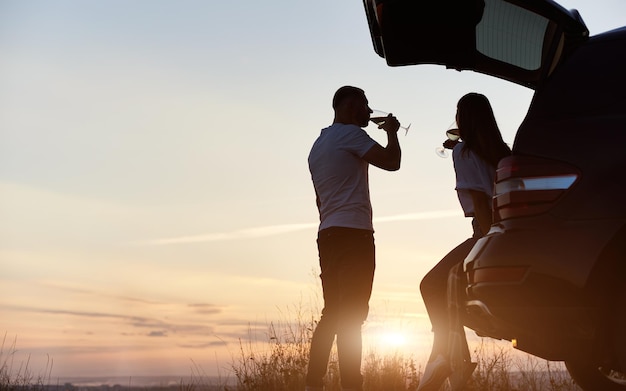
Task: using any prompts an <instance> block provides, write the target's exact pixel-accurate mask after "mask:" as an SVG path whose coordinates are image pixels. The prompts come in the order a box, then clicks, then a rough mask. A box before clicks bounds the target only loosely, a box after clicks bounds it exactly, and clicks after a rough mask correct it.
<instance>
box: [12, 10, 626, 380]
mask: <svg viewBox="0 0 626 391" xmlns="http://www.w3.org/2000/svg"><path fill="white" fill-rule="evenodd" d="M559 3H560V4H561V5H563V6H564V7H565V8H568V9H570V8H576V9H578V10H579V11H580V13H581V14H582V16H583V19H584V20H585V22H586V23H587V26H588V27H589V30H590V31H591V34H592V35H593V34H597V33H600V32H603V31H606V30H609V29H613V28H616V27H620V26H622V25H624V24H626V20H625V19H624V15H626V2H624V1H623V0H597V1H593V2H590V1H588V0H560V1H559ZM0 53H2V55H0V319H2V321H1V323H0V338H3V340H4V343H3V345H2V350H1V351H0V360H2V359H6V358H7V357H11V358H12V361H13V362H14V366H15V368H17V367H18V363H26V362H27V363H28V365H29V367H30V369H31V371H32V372H33V373H35V374H39V373H43V372H45V371H47V368H48V369H49V367H50V366H51V365H52V366H53V368H52V376H53V377H57V376H58V377H63V376H105V375H108V376H139V375H159V374H161V375H162V374H168V375H170V374H171V375H188V374H190V373H191V368H194V367H196V368H197V367H199V368H201V369H202V371H203V372H204V373H206V374H211V375H212V374H222V375H224V374H227V373H228V371H229V369H230V368H231V364H233V363H236V362H237V360H238V358H239V357H240V347H241V345H240V343H244V344H246V346H254V347H255V348H258V349H261V350H263V349H267V344H266V341H267V340H268V328H269V325H271V324H289V323H291V322H293V321H296V322H297V321H298V319H300V320H305V321H306V320H310V319H311V318H312V317H313V318H315V317H317V313H318V311H319V309H320V306H321V303H320V297H321V288H320V285H319V281H318V278H317V274H318V273H319V271H318V266H317V249H316V245H315V236H316V230H317V224H318V215H317V210H316V207H315V196H314V193H313V187H312V184H311V182H310V176H309V172H308V168H307V164H306V158H307V155H308V152H309V149H310V147H311V145H312V143H313V141H314V140H315V138H316V137H317V135H318V134H319V132H320V130H321V129H322V128H324V127H326V126H328V125H329V124H330V123H331V122H332V116H333V113H332V109H331V99H332V95H333V93H334V92H335V90H336V89H337V88H338V87H340V86H342V85H355V86H359V87H361V88H363V89H364V90H365V92H366V94H367V96H368V99H369V102H370V106H371V107H372V108H376V109H380V110H384V111H387V112H393V113H394V114H395V115H396V116H397V117H398V119H399V120H400V121H401V122H402V124H403V125H408V124H411V129H410V131H409V133H408V134H407V135H406V136H404V135H401V137H400V143H401V147H402V151H403V161H402V168H401V169H400V170H399V171H398V172H393V173H390V172H384V171H380V170H378V169H376V168H371V169H370V186H371V197H372V204H373V207H374V215H375V220H374V224H375V229H376V234H375V235H376V245H377V271H376V273H377V274H376V279H375V284H374V293H373V296H372V300H371V311H370V316H369V319H368V322H367V323H366V324H365V326H364V335H365V339H366V343H367V344H368V346H369V347H372V348H373V349H383V350H384V349H386V348H388V347H390V346H391V347H394V348H395V349H401V350H404V352H407V353H408V354H415V355H416V356H417V357H418V358H421V357H426V355H427V353H428V350H429V348H430V343H431V333H430V324H429V322H428V318H427V316H426V314H425V310H424V305H423V302H422V300H421V296H420V294H419V288H418V286H419V282H420V280H421V278H422V277H423V276H424V274H425V273H426V272H427V271H428V270H429V269H430V268H431V267H432V266H433V265H434V264H435V263H436V262H437V261H438V260H439V259H440V258H441V257H443V256H444V255H445V254H446V253H447V251H449V250H450V249H451V248H453V247H454V246H455V245H456V244H458V243H460V242H462V241H463V240H464V239H465V238H466V237H468V236H469V235H470V234H471V227H470V223H469V221H467V220H466V219H465V218H464V217H463V215H462V213H461V210H460V207H459V205H458V201H457V199H456V195H455V192H454V173H453V170H452V166H451V163H452V161H451V159H449V158H448V159H442V158H440V157H438V156H437V155H436V154H435V148H436V147H437V146H438V145H440V144H441V143H442V141H443V140H444V132H445V130H446V129H447V128H448V126H449V125H450V123H451V122H452V121H453V120H454V115H455V111H456V102H457V101H458V99H459V98H460V97H461V96H462V95H464V94H465V93H467V92H470V91H476V92H480V93H483V94H485V95H487V96H488V97H489V99H490V100H491V103H492V106H493V109H494V112H495V115H496V118H497V120H498V124H499V126H500V128H501V130H502V133H503V136H504V139H505V141H506V142H508V143H512V142H513V139H514V135H515V131H516V129H517V127H518V126H519V124H520V123H521V121H522V120H523V118H524V115H525V113H526V111H527V110H528V106H529V103H530V100H531V98H532V91H531V90H529V89H527V88H524V87H521V86H518V85H515V84H512V83H509V82H506V81H503V80H499V79H496V78H492V77H488V76H485V75H481V74H477V73H473V72H469V71H467V72H457V71H453V70H446V69H445V68H444V67H440V66H432V65H423V66H418V67H400V68H390V67H387V66H386V64H385V62H384V60H383V59H381V58H379V57H378V56H377V55H376V54H375V53H374V51H373V48H372V44H371V40H370V36H369V30H368V27H367V22H366V19H365V14H364V10H363V7H362V3H361V1H357V0H354V1H337V0H320V1H315V2H311V1H308V2H294V1H287V0H278V1H273V2H259V1H250V0H242V1H220V2H217V1H199V0H197V1H193V0H180V1H164V0H135V1H132V2H128V1H122V0H108V1H101V0H94V1H77V0H58V1H54V2H51V1H42V0H33V1H27V2H26V1H21V0H0ZM367 131H368V133H369V134H370V135H372V137H374V138H375V139H377V140H379V141H380V142H381V143H384V142H385V137H384V134H382V133H381V131H379V130H377V129H375V128H373V127H368V128H367ZM248 344H250V345H248Z"/></svg>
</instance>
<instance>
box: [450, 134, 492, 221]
mask: <svg viewBox="0 0 626 391" xmlns="http://www.w3.org/2000/svg"><path fill="white" fill-rule="evenodd" d="M452 158H453V160H454V172H455V173H456V191H457V195H458V197H459V202H460V203H461V207H462V208H463V212H465V216H467V217H470V216H474V203H473V202H472V196H471V195H470V193H469V190H477V191H481V192H483V193H485V194H487V196H488V197H490V198H491V197H493V190H494V189H493V186H494V179H495V174H496V170H495V168H494V167H492V166H490V165H489V164H487V162H485V161H484V160H483V159H481V158H480V156H478V155H477V154H476V153H475V152H474V151H471V150H469V151H464V150H463V143H462V142H460V143H458V144H457V145H455V146H454V149H453V150H452Z"/></svg>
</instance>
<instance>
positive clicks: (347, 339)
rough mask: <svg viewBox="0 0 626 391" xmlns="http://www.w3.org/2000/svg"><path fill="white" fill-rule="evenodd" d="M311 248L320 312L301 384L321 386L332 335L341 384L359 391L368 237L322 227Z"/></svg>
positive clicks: (370, 272)
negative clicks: (317, 270)
mask: <svg viewBox="0 0 626 391" xmlns="http://www.w3.org/2000/svg"><path fill="white" fill-rule="evenodd" d="M317 246H318V251H319V259H320V267H321V270H322V274H321V275H320V276H321V279H322V289H323V294H324V309H323V310H322V317H321V319H320V321H319V323H318V324H317V327H316V328H315V332H314V333H313V339H312V341H311V352H310V357H309V367H308V372H307V378H306V382H307V385H308V386H314V387H321V386H322V385H323V380H322V379H323V377H324V375H325V374H326V371H327V368H328V360H329V355H330V350H331V348H332V345H333V341H334V339H335V336H336V337H337V356H338V361H339V373H340V376H341V385H342V387H343V388H350V389H355V390H360V389H361V387H362V383H363V377H362V375H361V356H362V339H361V326H362V325H363V322H364V321H365V319H366V318H367V314H368V312H369V299H370V296H371V293H372V284H373V281H374V270H375V268H376V260H375V246H374V235H373V232H371V231H367V230H360V229H353V228H340V227H334V228H328V229H325V230H322V231H320V233H319V236H318V240H317Z"/></svg>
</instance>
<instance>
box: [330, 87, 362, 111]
mask: <svg viewBox="0 0 626 391" xmlns="http://www.w3.org/2000/svg"><path fill="white" fill-rule="evenodd" d="M363 96H365V91H363V90H362V89H360V88H358V87H352V86H343V87H341V88H339V89H338V90H337V92H335V96H334V97H333V109H335V110H337V107H339V106H340V105H341V104H343V103H344V102H345V101H347V100H349V99H352V98H361V97H363Z"/></svg>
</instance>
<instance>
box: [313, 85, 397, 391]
mask: <svg viewBox="0 0 626 391" xmlns="http://www.w3.org/2000/svg"><path fill="white" fill-rule="evenodd" d="M333 109H334V112H335V118H334V121H333V124H332V125H331V126H329V127H327V128H325V129H323V130H322V132H321V134H320V136H319V137H318V138H317V140H316V141H315V143H314V144H313V147H312V149H311V152H310V154H309V158H308V162H309V170H310V172H311V178H312V180H313V186H314V188H315V194H316V202H317V207H318V210H319V215H320V225H319V232H318V238H317V246H318V251H319V262H320V268H321V275H320V277H321V280H322V290H323V297H324V308H323V310H322V316H321V318H320V321H319V323H318V324H317V327H316V328H315V331H314V333H313V339H312V341H311V351H310V357H309V366H308V371H307V377H306V386H307V387H306V390H307V391H321V390H323V377H324V376H325V374H326V371H327V367H328V360H329V355H330V350H331V348H332V345H333V342H334V339H335V336H336V337H337V355H338V361H339V372H340V376H341V386H342V388H343V389H344V390H346V391H347V390H357V391H360V390H362V384H363V376H362V375H361V356H362V340H361V326H362V324H363V322H364V321H365V319H366V318H367V314H368V312H369V299H370V296H371V292H372V283H373V280H374V269H375V248H374V228H373V225H372V207H371V203H370V195H369V183H368V168H369V165H370V164H373V165H374V166H376V167H379V168H381V169H384V170H387V171H396V170H398V169H399V168H400V156H401V152H400V144H399V142H398V135H397V132H398V128H399V126H400V123H399V122H398V120H397V119H396V118H395V117H394V116H392V115H391V114H390V115H389V116H388V117H387V118H386V120H385V122H384V123H383V124H382V125H380V126H379V129H383V130H384V131H385V132H386V133H387V146H386V147H383V146H381V145H380V144H379V143H377V142H376V141H375V140H373V139H372V138H371V137H370V136H369V135H368V134H367V133H366V132H365V131H364V130H363V129H362V127H365V126H367V124H368V122H369V120H370V114H371V113H372V110H371V109H370V107H369V105H368V100H367V98H366V96H365V93H364V92H363V90H362V89H360V88H356V87H352V86H344V87H341V88H339V89H338V90H337V92H336V93H335V95H334V97H333Z"/></svg>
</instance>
